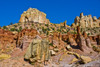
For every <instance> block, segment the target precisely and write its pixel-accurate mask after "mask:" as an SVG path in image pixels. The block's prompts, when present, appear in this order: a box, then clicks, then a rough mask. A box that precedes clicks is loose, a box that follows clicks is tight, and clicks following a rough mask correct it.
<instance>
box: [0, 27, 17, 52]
mask: <svg viewBox="0 0 100 67" xmlns="http://www.w3.org/2000/svg"><path fill="white" fill-rule="evenodd" d="M16 39H17V38H16V35H14V34H13V33H12V32H10V31H6V30H3V29H0V51H1V52H9V51H11V50H13V49H14V48H15V47H16Z"/></svg>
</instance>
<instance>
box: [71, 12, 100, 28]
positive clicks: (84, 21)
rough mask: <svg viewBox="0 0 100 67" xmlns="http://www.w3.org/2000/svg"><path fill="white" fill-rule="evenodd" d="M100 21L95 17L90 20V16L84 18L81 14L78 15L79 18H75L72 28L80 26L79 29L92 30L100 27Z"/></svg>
mask: <svg viewBox="0 0 100 67" xmlns="http://www.w3.org/2000/svg"><path fill="white" fill-rule="evenodd" d="M99 23H100V20H99V19H97V18H96V17H95V16H94V17H93V18H92V16H91V15H88V16H84V15H83V13H81V14H80V17H78V16H77V17H76V18H75V21H74V23H73V24H72V27H77V26H80V27H81V28H86V27H89V28H93V27H100V25H99Z"/></svg>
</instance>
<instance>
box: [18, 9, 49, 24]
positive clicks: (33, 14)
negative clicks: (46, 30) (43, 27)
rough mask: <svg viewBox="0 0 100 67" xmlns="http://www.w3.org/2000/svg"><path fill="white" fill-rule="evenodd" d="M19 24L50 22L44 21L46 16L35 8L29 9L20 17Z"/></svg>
mask: <svg viewBox="0 0 100 67" xmlns="http://www.w3.org/2000/svg"><path fill="white" fill-rule="evenodd" d="M19 22H38V23H45V24H47V23H49V22H50V21H49V20H48V19H46V14H45V13H43V12H40V11H39V10H37V9H35V8H29V9H28V10H27V11H24V13H23V14H22V15H21V18H20V20H19Z"/></svg>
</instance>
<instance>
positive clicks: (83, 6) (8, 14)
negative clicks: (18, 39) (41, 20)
mask: <svg viewBox="0 0 100 67" xmlns="http://www.w3.org/2000/svg"><path fill="white" fill-rule="evenodd" d="M30 7H32V8H37V9H38V10H40V11H42V12H44V13H46V14H47V18H48V19H49V20H50V21H51V22H52V23H60V22H63V21H65V20H67V24H68V25H71V24H72V23H73V22H74V19H75V17H76V16H79V15H80V13H81V12H83V13H84V15H88V14H91V15H92V16H97V18H98V17H100V0H0V26H4V25H9V24H10V23H11V22H13V23H17V22H18V21H19V19H20V15H21V14H22V13H23V11H26V10H27V9H28V8H30Z"/></svg>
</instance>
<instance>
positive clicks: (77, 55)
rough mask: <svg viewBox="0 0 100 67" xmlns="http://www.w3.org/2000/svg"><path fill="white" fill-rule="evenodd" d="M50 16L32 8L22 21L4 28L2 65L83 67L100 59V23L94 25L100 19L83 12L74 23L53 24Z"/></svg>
mask: <svg viewBox="0 0 100 67" xmlns="http://www.w3.org/2000/svg"><path fill="white" fill-rule="evenodd" d="M39 17H40V18H39ZM38 18H39V19H38ZM46 20H47V19H46V15H45V14H44V13H43V12H40V11H39V10H37V9H33V8H30V9H28V10H27V11H26V12H24V13H23V14H22V15H21V18H20V22H19V23H16V24H12V25H9V26H4V27H2V29H0V67H13V66H14V67H33V66H34V67H71V66H72V67H81V66H87V65H88V66H89V64H92V63H94V64H93V65H90V66H94V65H95V64H98V63H99V62H98V61H99V60H100V31H98V30H99V25H95V26H94V21H95V23H97V24H98V23H99V19H96V18H95V17H94V18H92V17H91V16H88V17H87V16H83V14H81V15H80V17H79V19H78V20H77V18H76V20H75V23H74V26H72V27H70V26H68V25H66V21H64V22H62V23H60V24H53V23H50V22H49V23H48V22H47V21H46ZM89 20H90V21H93V22H91V23H90V21H89ZM85 21H86V22H85ZM81 23H82V24H84V23H86V24H84V25H81ZM92 23H93V24H92ZM77 24H78V25H77ZM87 24H88V25H87ZM95 27H97V28H95ZM89 31H90V32H89ZM87 32H89V33H92V34H88V33H87ZM95 67H100V65H99V64H98V65H97V66H95Z"/></svg>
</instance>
